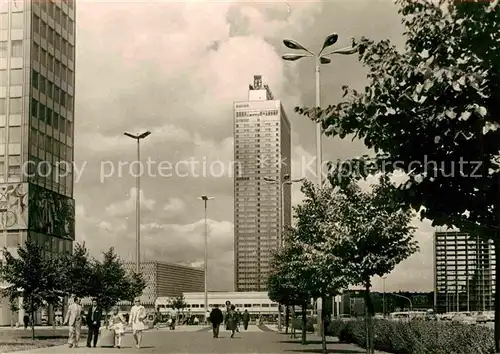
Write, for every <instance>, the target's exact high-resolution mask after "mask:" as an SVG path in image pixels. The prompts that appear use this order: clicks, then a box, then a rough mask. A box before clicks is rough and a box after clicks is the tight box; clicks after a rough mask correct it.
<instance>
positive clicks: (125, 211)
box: [106, 188, 156, 217]
mask: <svg viewBox="0 0 500 354" xmlns="http://www.w3.org/2000/svg"><path fill="white" fill-rule="evenodd" d="M139 194H140V196H139V200H140V202H139V203H140V207H141V209H143V208H145V209H147V210H152V209H153V208H154V206H155V205H156V201H155V200H153V199H147V198H146V196H145V195H144V191H142V190H141V191H140V193H139ZM127 196H128V199H126V200H123V201H120V202H116V203H112V204H111V205H109V206H107V207H106V211H107V212H108V214H109V215H110V216H113V217H119V216H127V215H131V213H132V212H133V211H135V208H136V204H137V189H135V188H131V189H130V192H129V193H128V194H127Z"/></svg>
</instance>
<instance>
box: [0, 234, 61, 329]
mask: <svg viewBox="0 0 500 354" xmlns="http://www.w3.org/2000/svg"><path fill="white" fill-rule="evenodd" d="M3 256H4V259H5V262H4V263H3V265H2V266H1V268H0V276H1V278H2V280H3V281H4V282H6V283H7V284H8V286H7V288H5V289H4V290H3V293H4V294H3V295H5V296H7V297H8V298H9V300H10V303H11V304H12V308H14V306H15V303H16V302H17V301H19V299H20V298H22V299H23V301H22V307H23V309H24V310H25V311H26V313H29V314H30V315H31V318H32V321H31V329H32V338H33V339H35V324H34V314H35V312H36V311H37V310H38V309H40V308H42V307H43V306H44V303H49V304H53V305H55V304H57V303H58V302H59V301H60V299H61V297H62V296H63V295H64V293H63V291H61V289H62V283H61V277H60V268H58V265H59V262H58V259H57V258H56V257H44V254H43V251H42V248H41V247H40V246H39V245H37V244H35V243H34V242H31V241H28V242H26V245H25V246H23V247H21V246H19V247H18V249H17V257H16V256H14V255H12V254H11V253H10V252H9V251H8V250H7V249H4V250H3Z"/></svg>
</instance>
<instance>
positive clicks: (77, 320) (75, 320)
mask: <svg viewBox="0 0 500 354" xmlns="http://www.w3.org/2000/svg"><path fill="white" fill-rule="evenodd" d="M102 315H103V309H102V308H101V307H100V306H99V304H98V301H97V300H96V299H94V300H92V306H91V307H90V308H89V310H88V312H87V314H86V316H85V319H84V320H85V323H86V325H87V326H88V329H89V331H88V335H87V347H88V348H91V347H92V345H93V347H94V348H95V347H96V346H97V340H98V338H99V330H100V328H101V321H102ZM146 315H147V314H146V309H145V308H144V306H142V305H141V302H140V300H139V299H135V300H134V305H133V306H132V308H131V309H130V315H129V318H128V321H127V320H126V319H125V317H124V316H123V315H122V314H120V313H119V309H118V307H114V308H113V310H112V315H111V316H110V318H109V323H108V326H107V328H108V329H110V330H112V331H114V336H115V338H114V346H115V347H116V348H120V347H121V343H122V338H123V335H124V334H125V331H126V328H127V326H130V327H131V328H132V334H133V336H134V340H135V346H136V348H140V347H141V343H142V332H143V331H144V330H145V329H146V325H145V322H144V321H145V319H146ZM82 321H83V309H82V305H81V302H80V299H79V298H78V297H75V299H74V301H73V303H72V304H71V305H70V306H69V308H68V312H67V313H66V317H65V319H64V324H67V325H68V326H69V338H68V346H69V347H70V348H76V347H78V343H79V341H80V331H81V327H82Z"/></svg>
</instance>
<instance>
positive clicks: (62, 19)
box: [32, 1, 75, 49]
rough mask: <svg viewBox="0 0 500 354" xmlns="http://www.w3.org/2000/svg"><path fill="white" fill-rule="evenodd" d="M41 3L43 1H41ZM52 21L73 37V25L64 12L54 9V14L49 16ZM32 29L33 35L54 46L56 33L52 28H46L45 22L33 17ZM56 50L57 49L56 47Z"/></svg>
mask: <svg viewBox="0 0 500 354" xmlns="http://www.w3.org/2000/svg"><path fill="white" fill-rule="evenodd" d="M42 2H43V1H42ZM51 17H52V18H53V19H54V22H55V23H56V24H58V25H61V27H62V28H63V29H64V30H67V31H68V33H69V34H70V35H74V34H75V33H74V31H75V23H74V22H73V20H72V19H71V18H69V17H68V15H66V14H65V13H64V12H62V11H61V9H60V8H58V7H57V8H56V11H55V14H54V15H53V16H51ZM32 28H33V31H34V32H35V33H38V34H39V35H41V36H42V37H44V38H47V40H48V41H49V43H51V44H54V38H55V37H56V35H57V32H56V30H55V29H54V28H52V27H50V26H48V25H47V24H46V23H45V22H43V21H42V20H41V19H40V17H38V16H37V15H33V23H32ZM56 48H57V49H59V48H58V47H57V46H56Z"/></svg>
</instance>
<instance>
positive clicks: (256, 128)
mask: <svg viewBox="0 0 500 354" xmlns="http://www.w3.org/2000/svg"><path fill="white" fill-rule="evenodd" d="M290 158H291V129H290V122H289V121H288V118H287V116H286V114H285V111H284V109H283V107H282V105H281V102H280V101H279V100H275V99H274V97H273V95H272V93H271V91H270V90H269V87H268V86H267V85H262V77H261V76H255V77H254V84H253V85H250V87H249V91H248V101H244V102H235V103H234V161H235V164H234V172H235V174H234V265H235V271H234V274H235V289H236V291H265V290H266V282H267V275H268V274H269V271H270V262H271V257H272V252H273V251H274V250H275V249H276V248H278V247H279V245H280V244H281V230H280V216H281V212H282V210H281V209H282V202H281V196H282V195H283V205H284V210H283V212H284V218H285V224H287V225H289V224H290V220H291V199H290V198H291V191H290V185H284V190H283V191H282V190H281V189H282V186H283V184H282V182H283V181H284V177H285V175H289V174H290V171H291V169H290V167H291V166H290ZM266 179H272V180H275V181H276V183H273V182H269V181H266ZM282 193H283V194H282Z"/></svg>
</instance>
